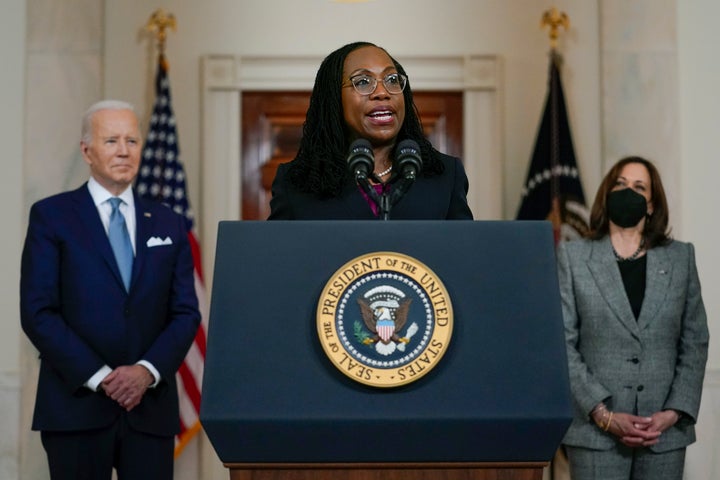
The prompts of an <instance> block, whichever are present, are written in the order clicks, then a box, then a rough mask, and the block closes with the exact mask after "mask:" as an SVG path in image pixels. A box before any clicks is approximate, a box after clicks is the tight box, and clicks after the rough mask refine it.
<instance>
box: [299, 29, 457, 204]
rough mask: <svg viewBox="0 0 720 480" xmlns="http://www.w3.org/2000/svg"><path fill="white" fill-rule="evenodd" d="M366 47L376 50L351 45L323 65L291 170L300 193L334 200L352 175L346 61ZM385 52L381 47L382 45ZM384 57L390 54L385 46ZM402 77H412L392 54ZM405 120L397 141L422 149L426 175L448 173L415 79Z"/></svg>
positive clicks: (407, 89) (405, 94)
mask: <svg viewBox="0 0 720 480" xmlns="http://www.w3.org/2000/svg"><path fill="white" fill-rule="evenodd" d="M362 47H377V45H374V44H372V43H369V42H355V43H349V44H347V45H345V46H343V47H340V48H339V49H337V50H335V51H334V52H332V53H331V54H330V55H328V56H327V57H325V59H324V60H323V61H322V63H321V64H320V68H319V69H318V72H317V75H316V76H315V85H314V86H313V91H312V94H311V95H310V106H309V107H308V110H307V115H306V118H305V123H304V124H303V136H302V139H301V140H300V148H299V149H298V153H297V155H296V157H295V159H294V160H293V161H292V162H291V163H290V167H289V169H288V179H289V181H290V182H291V183H292V184H293V185H294V186H295V187H296V188H298V189H299V190H301V191H303V192H306V193H311V194H316V195H318V196H320V197H334V196H337V195H339V194H340V192H341V191H342V188H343V187H344V186H345V185H346V184H347V183H348V182H350V181H352V176H351V175H350V172H349V171H348V168H347V162H346V156H347V152H348V148H349V147H350V143H351V140H352V139H351V138H350V133H349V130H348V129H347V127H346V126H345V119H344V116H343V108H342V95H341V88H342V83H343V81H344V79H343V68H344V66H345V59H346V58H347V56H348V55H349V54H350V52H352V51H354V50H357V49H358V48H362ZM377 48H381V47H377ZM381 49H382V50H383V51H385V53H387V51H386V50H385V49H383V48H381ZM388 56H389V57H390V59H391V60H392V62H393V64H394V65H395V68H396V69H397V71H398V73H400V74H402V75H405V76H407V74H406V73H405V70H404V69H403V67H402V65H400V64H399V63H398V62H397V60H395V59H394V58H393V57H392V56H391V55H390V54H389V53H388ZM403 97H404V100H405V121H404V122H403V124H402V125H401V127H400V131H399V132H398V136H397V139H396V141H397V142H400V141H402V140H405V139H408V138H409V139H412V140H415V141H416V142H417V143H418V145H419V146H420V154H421V156H422V161H423V175H425V176H433V175H439V174H440V173H442V172H443V169H444V165H443V163H442V161H441V160H440V156H439V152H437V151H436V150H435V149H434V148H433V146H432V144H431V143H430V141H428V140H427V138H425V134H424V133H423V128H422V124H421V122H420V116H419V114H418V112H417V108H416V107H415V103H414V101H413V96H412V89H411V88H410V80H408V83H407V85H406V86H405V90H403Z"/></svg>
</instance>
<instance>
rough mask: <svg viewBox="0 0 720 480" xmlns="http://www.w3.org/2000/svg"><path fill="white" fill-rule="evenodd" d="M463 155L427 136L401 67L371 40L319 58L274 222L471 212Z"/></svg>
mask: <svg viewBox="0 0 720 480" xmlns="http://www.w3.org/2000/svg"><path fill="white" fill-rule="evenodd" d="M467 190H468V180H467V176H466V175H465V170H464V169H463V166H462V163H461V162H460V160H459V159H458V158H455V157H451V156H448V155H445V154H442V153H440V152H438V151H437V150H435V149H434V148H433V146H432V145H431V144H430V142H429V141H428V140H427V139H426V138H425V136H424V134H423V130H422V126H421V123H420V119H419V117H418V114H417V111H416V108H415V105H414V103H413V96H412V90H411V88H410V82H409V80H408V78H407V74H406V73H405V71H404V69H403V68H402V66H401V65H400V64H399V63H398V62H397V61H395V60H394V59H393V58H392V57H391V56H390V55H389V54H388V53H387V52H386V51H385V50H384V49H382V48H380V47H377V46H375V45H373V44H371V43H367V42H357V43H351V44H348V45H345V46H343V47H341V48H339V49H338V50H335V51H334V52H332V53H331V54H330V55H328V56H327V57H326V58H325V59H324V60H323V62H322V64H321V65H320V68H319V70H318V73H317V76H316V78H315V85H314V87H313V91H312V94H311V97H310V106H309V108H308V111H307V116H306V119H305V124H304V126H303V136H302V139H301V141H300V148H299V149H298V152H297V155H296V157H295V158H294V159H293V160H292V161H291V162H288V163H286V164H282V165H280V167H279V168H278V171H277V174H276V176H275V180H274V182H273V185H272V199H271V201H270V216H269V218H268V219H269V220H348V219H354V220H363V219H364V220H371V219H375V218H383V219H416V220H423V219H424V220H441V219H467V220H472V212H471V211H470V208H469V207H468V203H467Z"/></svg>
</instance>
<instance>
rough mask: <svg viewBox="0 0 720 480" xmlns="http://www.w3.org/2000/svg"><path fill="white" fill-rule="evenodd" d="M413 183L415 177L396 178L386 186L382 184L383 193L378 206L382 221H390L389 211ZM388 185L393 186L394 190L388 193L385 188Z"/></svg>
mask: <svg viewBox="0 0 720 480" xmlns="http://www.w3.org/2000/svg"><path fill="white" fill-rule="evenodd" d="M413 183H415V175H407V176H397V177H395V178H391V179H390V181H389V182H388V183H387V184H383V193H382V196H381V197H380V204H379V205H378V208H379V209H380V216H381V217H382V219H383V220H390V210H391V209H392V207H393V206H394V205H395V204H396V203H397V202H399V201H400V199H401V198H402V197H404V196H405V194H406V193H407V191H408V190H410V187H411V186H412V184H413ZM390 185H394V188H393V189H392V190H390V191H388V189H387V188H386V187H387V186H390Z"/></svg>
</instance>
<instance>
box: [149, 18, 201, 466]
mask: <svg viewBox="0 0 720 480" xmlns="http://www.w3.org/2000/svg"><path fill="white" fill-rule="evenodd" d="M176 29H177V23H176V21H175V16H174V15H173V14H171V13H168V12H166V11H165V10H163V9H157V10H155V11H154V12H153V13H152V15H151V16H150V18H149V20H148V21H147V23H146V25H145V30H146V31H147V32H150V33H152V34H154V37H155V39H156V41H157V48H158V66H157V72H156V77H155V101H154V104H153V108H152V114H151V115H150V122H149V127H148V133H147V138H146V141H145V146H144V148H143V155H142V160H141V163H140V171H139V173H138V178H137V181H136V185H135V186H136V189H137V192H138V195H139V196H140V197H142V198H145V199H148V200H152V201H156V202H161V203H163V204H165V205H166V206H168V207H169V208H170V209H171V210H173V211H175V212H177V213H179V214H181V215H182V216H183V217H184V218H185V221H186V225H187V229H188V242H189V244H190V250H191V251H192V257H193V270H194V272H193V276H194V280H195V293H196V295H197V300H198V306H199V310H200V313H201V315H202V320H201V322H200V326H199V327H198V330H197V333H196V334H195V338H194V340H193V343H192V345H191V346H190V348H189V350H188V352H187V354H186V356H185V358H184V360H183V362H182V364H181V365H180V366H179V368H178V370H177V372H176V373H175V379H176V384H177V389H178V404H179V425H180V432H179V433H178V434H177V435H176V436H175V458H177V457H178V456H179V455H180V454H181V453H182V451H183V449H184V448H185V447H186V446H187V445H188V443H189V442H190V440H191V439H192V438H194V437H195V435H196V434H197V433H198V432H200V430H201V426H200V418H199V417H200V400H201V398H200V397H201V390H202V376H203V369H204V364H205V351H206V343H207V342H206V335H205V332H206V331H207V318H208V315H207V299H206V295H205V285H204V281H203V276H202V261H201V258H200V257H201V255H200V245H199V242H198V241H197V238H196V236H195V231H194V220H193V217H194V215H193V213H192V209H191V208H190V202H189V200H188V191H187V183H186V174H185V171H184V168H183V166H182V162H181V159H180V148H179V144H178V141H177V137H178V132H177V127H176V122H175V114H174V112H173V108H172V99H171V98H172V97H171V93H170V81H169V78H168V63H167V61H166V58H165V43H166V40H167V33H168V30H172V31H176Z"/></svg>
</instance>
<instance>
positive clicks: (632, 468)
mask: <svg viewBox="0 0 720 480" xmlns="http://www.w3.org/2000/svg"><path fill="white" fill-rule="evenodd" d="M565 449H566V451H567V456H568V461H569V462H570V477H571V478H572V480H682V476H683V468H684V467H685V449H684V448H680V449H677V450H671V451H669V452H663V453H654V452H652V451H650V450H649V449H647V448H630V447H626V446H625V445H623V444H621V443H618V444H617V445H616V446H615V447H614V448H611V449H610V450H590V449H587V448H580V447H571V446H568V445H565Z"/></svg>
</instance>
